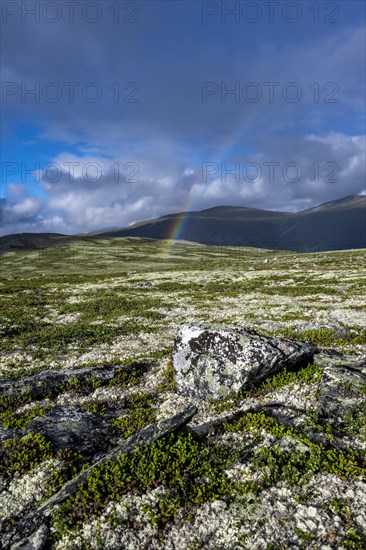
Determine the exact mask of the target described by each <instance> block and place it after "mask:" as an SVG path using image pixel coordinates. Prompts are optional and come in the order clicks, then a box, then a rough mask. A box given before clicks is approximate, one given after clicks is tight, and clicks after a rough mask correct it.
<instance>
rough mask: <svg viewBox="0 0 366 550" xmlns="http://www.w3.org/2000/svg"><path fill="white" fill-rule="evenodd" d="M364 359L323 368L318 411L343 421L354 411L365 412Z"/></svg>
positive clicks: (365, 382) (365, 379)
mask: <svg viewBox="0 0 366 550" xmlns="http://www.w3.org/2000/svg"><path fill="white" fill-rule="evenodd" d="M365 367H366V361H359V363H358V364H355V363H353V364H352V366H350V365H333V366H329V367H326V368H325V369H324V373H323V377H322V380H321V383H320V386H319V403H320V412H321V414H322V415H323V416H324V417H326V418H331V419H333V420H336V421H337V422H340V423H344V422H347V419H348V418H349V417H350V416H352V415H353V414H354V413H358V412H360V411H362V410H363V411H364V412H365V413H366V374H365Z"/></svg>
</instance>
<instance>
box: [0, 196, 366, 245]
mask: <svg viewBox="0 0 366 550" xmlns="http://www.w3.org/2000/svg"><path fill="white" fill-rule="evenodd" d="M177 228H180V230H179V232H178V238H179V239H180V240H186V241H193V242H198V243H202V244H208V245H219V246H253V247H257V248H269V249H275V250H297V251H300V252H310V251H315V250H345V249H355V248H366V196H364V195H350V196H348V197H344V198H342V199H338V200H334V201H330V202H326V203H323V204H320V205H319V206H316V207H314V208H310V209H308V210H303V211H302V212H296V213H291V212H273V211H269V210H259V209H256V208H246V207H238V206H217V207H215V208H209V209H207V210H202V211H200V212H180V213H177V214H170V215H166V216H162V217H160V218H156V219H152V220H147V221H142V222H139V223H136V224H134V225H132V226H130V227H126V228H121V229H108V230H102V231H98V232H92V233H88V234H83V235H72V236H67V235H59V234H56V233H22V234H17V235H7V236H5V237H2V238H0V246H1V248H2V249H3V250H4V249H7V250H10V249H12V250H14V249H19V248H44V247H49V246H57V245H60V244H64V243H66V242H70V241H72V240H80V239H82V240H90V239H100V238H103V239H105V238H115V237H144V238H151V239H169V238H172V236H173V235H175V234H176V230H177Z"/></svg>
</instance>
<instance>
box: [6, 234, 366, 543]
mask: <svg viewBox="0 0 366 550" xmlns="http://www.w3.org/2000/svg"><path fill="white" fill-rule="evenodd" d="M168 250H169V251H170V252H169V254H168V252H167V251H168ZM1 263H2V269H1V278H0V295H1V304H2V306H1V319H0V335H1V340H0V351H1V364H0V529H1V533H2V536H1V538H2V544H3V547H4V548H11V546H12V544H15V543H16V542H18V541H19V540H20V539H21V538H22V537H23V535H24V533H22V531H21V530H20V529H19V525H21V523H22V521H23V520H24V518H27V517H28V516H29V515H32V513H34V512H35V511H36V510H37V509H38V508H39V507H40V506H42V503H44V502H46V501H47V500H48V499H49V498H51V497H52V495H54V494H55V493H56V492H57V491H58V490H60V489H61V488H62V487H63V486H64V485H65V483H67V482H68V481H69V480H71V479H73V478H74V477H75V476H77V475H78V474H80V473H82V472H84V471H86V469H88V468H89V467H90V466H92V465H93V464H96V466H95V467H94V468H92V469H90V471H89V470H88V472H89V473H88V475H87V476H86V478H85V479H84V480H83V482H82V483H80V484H79V485H78V487H77V489H76V491H75V492H74V493H73V494H72V495H71V496H69V497H68V498H67V499H65V500H64V501H63V502H62V503H61V504H59V505H57V506H55V507H54V508H53V509H52V513H51V514H49V515H48V516H47V518H46V519H45V520H44V522H45V525H46V527H45V528H44V530H43V531H40V533H41V534H40V535H39V537H38V539H39V540H40V542H39V546H38V547H39V548H41V547H42V545H43V547H52V548H55V549H58V550H61V549H77V548H80V549H82V548H95V549H99V548H100V549H102V548H146V549H147V548H149V549H150V548H153V549H154V548H155V549H161V550H163V549H166V548H167V549H175V548H181V549H186V550H189V549H194V548H210V549H215V548H222V549H229V548H234V547H235V548H245V549H248V550H249V549H252V548H258V549H261V548H267V549H274V548H304V549H305V548H306V549H307V548H314V549H316V548H323V549H324V550H327V549H332V548H345V549H346V548H350V549H361V548H365V544H366V542H365V541H366V539H365V532H366V514H365V510H366V491H365V489H366V479H365V478H366V462H365V449H366V432H365V424H366V410H365V402H366V385H365V384H363V383H362V377H364V376H365V375H366V363H365V354H366V328H365V327H366V322H365V321H366V305H365V300H364V296H365V294H366V275H365V274H366V269H365V268H366V250H348V251H341V252H320V253H309V254H297V253H296V252H290V251H275V252H273V251H268V250H261V249H253V248H240V249H239V248H235V247H230V248H225V249H220V248H219V247H209V246H202V245H198V244H195V243H188V242H183V241H182V242H177V243H175V244H174V245H173V243H169V242H166V241H156V240H149V239H139V238H123V239H100V240H93V241H90V242H87V241H83V242H80V243H75V242H74V243H72V244H68V245H65V246H59V247H53V248H49V249H47V250H44V251H40V250H26V251H13V252H7V253H6V254H5V255H3V256H2V257H1ZM185 323H196V324H200V323H212V324H215V325H225V326H227V325H231V326H245V327H250V328H253V329H255V330H257V331H258V332H260V333H261V334H264V335H266V336H270V337H276V338H278V337H285V338H290V339H293V340H296V341H303V342H308V343H311V344H313V345H315V346H317V348H318V351H319V353H317V354H316V355H315V357H314V361H313V363H311V364H309V365H305V366H303V367H302V368H301V369H300V370H298V371H296V372H295V371H291V370H288V369H286V368H284V369H282V371H281V372H279V373H277V374H275V375H273V376H270V377H268V378H267V379H266V380H264V381H262V382H261V383H260V384H258V385H257V386H253V387H251V388H247V389H245V390H241V391H239V392H237V393H235V394H229V395H228V396H227V397H226V398H225V399H222V400H207V401H204V400H201V399H196V398H188V397H184V396H182V395H179V394H178V393H177V392H176V390H175V383H174V369H173V365H172V350H173V345H174V338H175V335H176V332H177V329H178V328H179V327H180V326H181V325H182V324H185ZM362 361H363V363H362ZM345 363H346V364H347V365H351V366H352V365H357V369H358V370H357V372H358V373H359V377H360V378H359V379H360V380H361V382H360V383H358V382H357V384H356V383H355V384H354V383H353V380H352V378H351V379H348V378H345V379H344V381H341V385H342V384H343V386H342V388H341V389H342V391H344V392H345V393H344V401H345V403H347V404H349V403H351V402H352V403H353V404H356V406H354V407H353V408H352V407H350V408H349V409H347V410H346V412H345V413H344V414H342V418H338V417H337V415H336V414H333V416H332V415H329V416H326V415H325V413H324V409H322V406H321V400H320V398H319V396H320V395H321V392H323V393H324V391H325V390H324V384H325V378H324V372H325V370H326V369H327V368H328V367H329V365H334V366H337V365H338V366H341V365H343V364H345ZM355 368H356V367H355ZM64 371H65V372H66V371H67V373H69V372H70V371H71V373H72V374H70V375H69V374H68V376H67V377H65V379H63V378H62V377H59V378H57V373H62V372H64ZM342 380H343V379H342ZM35 381H37V382H35ZM322 384H323V386H322ZM337 391H338V390H337ZM341 395H343V394H341ZM188 404H194V405H195V406H196V407H197V410H198V412H197V414H196V415H195V416H194V417H193V419H192V420H191V421H190V422H189V423H188V424H186V425H182V426H180V427H179V428H178V429H176V430H174V431H173V432H172V433H170V434H167V435H165V436H164V437H161V438H158V439H157V440H156V441H155V442H153V443H151V444H146V445H141V446H138V447H136V448H135V449H134V450H133V451H132V452H121V453H120V454H118V456H117V457H114V458H113V459H111V460H108V461H106V462H102V463H100V464H99V463H98V464H97V461H98V459H99V458H100V457H101V456H103V453H106V452H108V451H109V450H110V449H113V448H114V447H115V446H116V444H117V442H120V441H123V440H124V439H125V440H127V438H129V437H131V436H134V434H137V433H138V432H139V431H140V430H143V429H144V428H145V427H146V426H149V425H151V424H154V423H156V422H160V421H161V420H163V419H166V418H168V417H172V416H174V415H176V414H179V413H180V412H181V411H182V410H183V409H184V408H185V407H186V406H187V405H188ZM342 410H343V409H342ZM63 415H64V417H65V420H64V421H63V420H62V419H63ZM60 418H61V420H62V422H63V423H61V424H62V426H66V427H63V428H62V430H64V431H62V430H61V428H60V426H61V424H58V422H59V419H60ZM43 419H44V420H45V421H44V422H43ZM67 425H69V426H71V425H72V426H74V428H73V429H74V432H73V435H72V437H71V436H70V435H69V434H68V432H67ZM55 426H56V428H55ZM90 426H93V433H92V434H91V435H90V434H89V435H88V431H90ZM57 430H60V432H58V431H57ZM94 430H95V431H94ZM61 432H62V433H61ZM88 438H89V439H88ZM28 534H29V533H28Z"/></svg>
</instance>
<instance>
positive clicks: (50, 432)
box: [27, 407, 111, 454]
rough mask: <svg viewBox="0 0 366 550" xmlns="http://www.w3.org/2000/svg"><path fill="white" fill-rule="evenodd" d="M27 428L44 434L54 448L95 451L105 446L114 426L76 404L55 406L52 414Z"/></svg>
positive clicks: (86, 452) (35, 420)
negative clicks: (73, 405)
mask: <svg viewBox="0 0 366 550" xmlns="http://www.w3.org/2000/svg"><path fill="white" fill-rule="evenodd" d="M27 431H29V432H33V433H41V434H43V435H45V436H46V437H47V438H48V439H49V440H50V441H51V442H52V443H53V445H54V447H55V449H72V450H74V451H80V452H82V453H85V454H94V453H96V452H97V451H100V450H102V449H105V447H106V444H107V441H108V438H109V436H110V435H111V427H110V426H109V425H108V424H107V423H106V422H104V420H103V418H101V417H100V416H99V415H97V414H93V413H91V412H88V411H84V410H82V409H78V408H77V407H56V408H54V409H53V411H52V412H51V413H50V414H47V415H45V416H37V417H36V418H34V419H33V420H31V421H30V423H29V424H28V428H27Z"/></svg>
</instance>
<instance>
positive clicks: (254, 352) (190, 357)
mask: <svg viewBox="0 0 366 550" xmlns="http://www.w3.org/2000/svg"><path fill="white" fill-rule="evenodd" d="M316 352H317V348H315V347H314V346H312V345H310V344H306V343H297V342H293V341H292V340H287V339H276V338H268V337H266V336H260V335H259V334H258V333H257V332H255V331H254V330H249V329H246V328H241V327H232V328H229V329H228V328H209V327H203V326H197V325H184V326H182V327H181V328H179V330H178V332H177V336H176V338H175V344H174V350H173V367H174V373H175V386H176V391H177V392H178V393H180V394H182V395H187V396H191V397H198V398H201V399H219V398H225V397H226V396H227V395H228V394H229V393H230V392H233V391H234V392H236V391H238V390H240V389H246V388H249V387H251V386H255V385H257V384H258V383H260V382H261V381H262V380H263V379H264V378H266V377H267V376H270V375H272V374H275V373H277V372H279V371H281V370H282V369H283V368H284V367H287V368H289V369H294V370H296V369H298V368H301V367H302V366H306V365H307V364H308V363H310V362H312V360H313V356H314V353H316Z"/></svg>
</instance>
